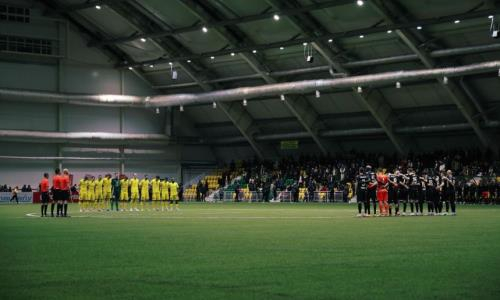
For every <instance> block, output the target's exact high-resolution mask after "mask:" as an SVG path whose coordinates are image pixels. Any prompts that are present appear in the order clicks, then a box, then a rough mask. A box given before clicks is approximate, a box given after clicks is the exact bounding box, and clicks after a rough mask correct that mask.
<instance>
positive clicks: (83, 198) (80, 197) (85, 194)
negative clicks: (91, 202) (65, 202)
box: [78, 192, 88, 201]
mask: <svg viewBox="0 0 500 300" xmlns="http://www.w3.org/2000/svg"><path fill="white" fill-rule="evenodd" d="M87 198H88V195H87V192H81V193H80V195H78V199H80V201H85V200H87Z"/></svg>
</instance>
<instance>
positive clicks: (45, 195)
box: [39, 173, 49, 217]
mask: <svg viewBox="0 0 500 300" xmlns="http://www.w3.org/2000/svg"><path fill="white" fill-rule="evenodd" d="M39 191H40V194H41V196H42V206H41V208H40V209H41V213H42V214H41V217H46V216H47V206H49V173H45V174H43V178H42V181H40V186H39Z"/></svg>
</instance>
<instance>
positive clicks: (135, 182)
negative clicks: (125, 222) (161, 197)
mask: <svg viewBox="0 0 500 300" xmlns="http://www.w3.org/2000/svg"><path fill="white" fill-rule="evenodd" d="M129 182H130V211H134V210H135V211H139V209H138V208H137V205H138V204H139V203H138V202H139V179H138V178H137V174H136V173H134V176H133V177H132V178H131V179H130V180H129Z"/></svg>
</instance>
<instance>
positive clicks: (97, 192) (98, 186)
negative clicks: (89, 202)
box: [95, 175, 103, 211]
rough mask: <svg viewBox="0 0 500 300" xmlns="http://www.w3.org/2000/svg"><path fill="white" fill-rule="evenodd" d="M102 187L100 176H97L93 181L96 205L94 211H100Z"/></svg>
mask: <svg viewBox="0 0 500 300" xmlns="http://www.w3.org/2000/svg"><path fill="white" fill-rule="evenodd" d="M102 185H103V182H102V176H101V175H99V176H98V177H97V180H96V181H95V205H96V206H95V209H97V210H98V211H100V210H101V206H102V201H103V198H102V194H103V193H102Z"/></svg>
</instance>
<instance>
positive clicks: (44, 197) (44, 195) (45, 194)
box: [42, 192, 50, 204]
mask: <svg viewBox="0 0 500 300" xmlns="http://www.w3.org/2000/svg"><path fill="white" fill-rule="evenodd" d="M49 200H50V197H49V192H43V193H42V203H43V204H47V203H49Z"/></svg>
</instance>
